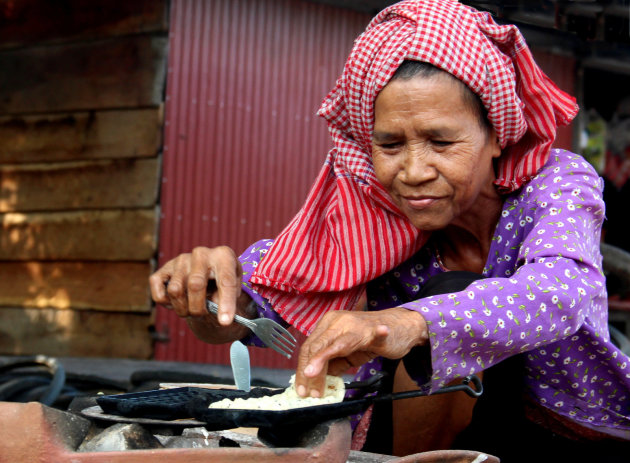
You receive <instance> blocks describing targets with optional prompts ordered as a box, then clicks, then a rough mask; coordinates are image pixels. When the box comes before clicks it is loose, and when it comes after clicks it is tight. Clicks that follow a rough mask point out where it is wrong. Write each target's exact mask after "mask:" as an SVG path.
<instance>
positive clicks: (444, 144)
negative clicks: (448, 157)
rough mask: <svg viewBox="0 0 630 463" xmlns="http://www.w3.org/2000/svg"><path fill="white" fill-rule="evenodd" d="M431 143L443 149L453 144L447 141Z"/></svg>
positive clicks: (433, 141)
mask: <svg viewBox="0 0 630 463" xmlns="http://www.w3.org/2000/svg"><path fill="white" fill-rule="evenodd" d="M431 143H433V144H434V145H436V146H441V147H445V146H449V145H452V144H453V142H452V141H448V140H432V141H431Z"/></svg>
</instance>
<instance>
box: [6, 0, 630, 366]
mask: <svg viewBox="0 0 630 463" xmlns="http://www.w3.org/2000/svg"><path fill="white" fill-rule="evenodd" d="M391 3H394V2H389V1H376V0H374V1H354V0H346V1H307V0H170V1H169V0H135V1H132V2H129V1H127V0H64V1H59V2H50V1H48V0H0V224H1V228H0V356H2V355H4V356H20V355H32V354H43V355H47V356H61V357H85V358H97V357H99V358H112V359H115V358H124V359H138V360H159V361H177V362H199V363H211V364H223V365H225V364H229V356H228V350H227V349H228V348H227V347H222V346H211V345H207V344H204V343H201V342H199V341H198V340H196V339H195V338H194V336H193V335H192V333H191V332H190V331H189V330H188V328H187V326H186V324H185V323H183V322H182V321H181V320H179V319H178V318H177V317H175V316H173V315H172V314H171V313H169V312H168V311H166V310H165V309H163V308H161V307H155V306H154V305H153V304H152V302H151V300H150V296H149V289H148V281H147V279H148V276H149V275H150V273H151V272H152V271H153V270H154V269H155V268H156V267H157V266H159V265H161V264H162V263H164V262H165V261H167V260H168V259H170V258H172V257H174V256H176V255H177V254H179V253H182V252H187V251H189V250H190V249H192V248H193V247H194V246H201V245H207V246H212V245H217V244H228V245H230V246H232V247H234V248H235V249H236V250H237V251H240V250H243V249H244V248H245V247H246V246H247V245H248V244H250V243H252V242H253V241H255V240H258V239H261V238H273V237H274V236H275V235H276V234H278V233H279V232H280V231H281V230H282V228H283V227H284V225H285V224H286V223H287V222H288V221H289V220H290V218H291V217H293V215H294V214H295V213H296V212H297V211H298V209H299V208H300V206H301V204H302V202H303V200H304V198H305V195H306V193H307V191H308V190H309V188H310V186H311V183H312V181H313V180H314V178H315V176H316V174H317V172H318V171H319V169H320V167H321V165H322V162H323V160H324V157H325V154H326V152H327V151H328V149H329V148H330V141H329V137H328V135H327V131H326V127H325V124H324V122H323V121H321V120H319V119H318V118H317V116H316V115H315V113H316V111H317V109H318V107H319V104H320V102H321V101H322V99H323V98H324V96H325V95H326V94H327V93H328V91H329V90H330V89H332V88H333V86H334V84H335V80H336V78H337V76H338V75H339V73H340V72H341V69H342V66H343V64H344V62H345V59H346V57H347V54H348V52H349V51H350V49H351V47H352V43H353V40H354V38H355V37H356V36H357V35H358V34H359V33H360V32H361V31H362V30H363V29H364V28H365V26H366V25H367V23H368V22H369V20H370V19H371V17H372V16H373V15H374V14H375V13H376V12H378V11H379V10H380V9H382V8H383V7H385V6H387V5H389V4H391ZM464 3H466V4H470V5H472V6H475V7H477V8H478V9H482V10H487V11H490V12H492V13H493V14H494V15H495V18H496V19H497V21H498V22H510V23H515V24H517V25H518V26H519V27H520V28H521V30H522V32H523V34H524V35H525V37H526V39H527V40H528V43H529V44H530V47H531V48H532V50H533V52H534V55H535V57H536V59H537V61H538V63H539V64H540V66H541V67H542V68H543V70H544V71H545V72H546V73H547V74H548V75H549V76H550V77H551V78H552V80H554V81H555V82H556V83H557V84H558V85H559V86H560V87H561V88H562V89H564V90H565V91H567V92H569V93H571V94H573V95H575V96H576V97H577V99H578V102H579V103H580V106H581V112H580V114H579V116H578V118H577V119H576V120H575V121H574V123H573V125H572V126H571V127H568V128H564V129H562V130H561V131H560V133H559V135H558V139H557V141H556V144H555V146H556V147H561V148H567V149H571V150H573V151H576V152H579V153H582V154H584V155H585V156H586V157H587V159H588V160H589V161H590V162H591V163H592V164H593V165H594V166H595V167H596V169H597V170H598V171H599V172H600V174H601V175H602V176H603V177H604V178H605V181H606V196H605V200H606V203H607V208H608V211H607V222H606V230H605V235H604V240H605V242H607V243H609V244H611V245H614V246H615V247H617V248H619V249H623V250H628V249H629V247H630V239H629V238H628V233H627V232H626V228H625V222H626V221H625V217H624V216H625V214H626V204H627V203H628V198H627V196H628V185H627V178H628V175H629V174H630V59H629V57H630V33H629V31H628V23H629V17H628V16H629V11H630V4H629V0H609V1H563V0H546V1H545V0H540V1H515V0H514V1H485V2H476V1H465V2H464ZM611 292H613V293H614V294H613V297H612V299H613V300H614V301H616V302H614V303H613V304H612V305H611V320H613V321H614V322H615V323H617V324H618V326H619V327H620V329H621V330H622V331H625V332H626V333H628V330H630V328H629V323H628V319H629V317H628V314H630V307H628V306H627V302H626V294H625V290H624V288H616V289H614V290H613V291H611ZM250 350H251V354H252V365H254V366H256V367H264V368H287V369H289V368H293V367H294V366H295V360H286V359H284V357H281V356H279V355H277V354H275V353H273V352H267V351H266V350H262V349H250Z"/></svg>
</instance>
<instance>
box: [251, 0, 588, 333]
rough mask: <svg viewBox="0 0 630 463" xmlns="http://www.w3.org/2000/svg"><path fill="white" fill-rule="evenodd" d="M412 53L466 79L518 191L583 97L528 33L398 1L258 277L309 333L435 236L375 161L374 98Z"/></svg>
mask: <svg viewBox="0 0 630 463" xmlns="http://www.w3.org/2000/svg"><path fill="white" fill-rule="evenodd" d="M403 60H416V61H425V62H428V63H431V64H433V65H434V66H437V67H439V68H441V69H443V70H445V71H447V72H449V73H451V74H452V75H454V76H455V77H457V78H458V79H460V80H462V81H463V82H464V83H466V85H468V87H469V88H470V89H471V90H472V91H473V92H475V93H476V94H477V95H478V96H479V97H480V99H481V101H482V103H483V104H484V106H485V108H486V109H487V111H488V119H489V120H490V122H491V123H492V125H493V127H494V128H495V131H496V133H497V136H498V138H499V141H500V144H501V147H502V149H503V151H502V156H501V158H500V160H499V166H498V173H497V181H496V184H497V187H498V188H499V189H500V191H502V192H510V191H514V190H516V189H518V188H519V187H520V186H521V185H522V184H523V183H524V182H525V181H527V180H528V179H530V178H531V177H532V176H533V175H535V173H536V172H537V170H538V169H539V168H540V167H541V166H543V165H544V163H545V162H546V161H547V158H548V156H549V151H550V148H551V144H552V143H553V140H554V139H555V134H556V128H557V126H559V125H566V124H568V123H569V122H570V121H571V120H572V119H573V118H574V117H575V115H576V114H577V110H578V108H577V105H576V103H575V99H574V98H572V97H571V96H569V95H567V94H565V93H564V92H562V91H561V90H560V89H558V88H557V87H556V86H555V85H554V84H553V82H551V80H549V79H548V78H547V76H545V74H544V73H543V72H542V71H541V70H540V69H539V68H538V66H537V65H536V63H535V62H534V60H533V57H532V55H531V52H530V50H529V48H528V47H527V45H526V43H525V40H524V38H523V36H522V35H521V33H520V32H519V30H518V29H517V28H516V27H515V26H512V25H498V24H496V23H495V22H494V20H493V19H492V17H491V16H490V14H488V13H482V12H479V11H476V10H474V9H472V8H470V7H468V6H464V5H462V4H460V3H459V2H456V1H454V0H439V1H430V0H407V1H403V2H400V3H397V4H395V5H393V6H391V7H388V8H386V9H385V10H383V11H382V12H381V13H379V14H378V15H377V16H376V17H375V18H374V19H373V20H372V21H371V22H370V24H369V25H368V27H367V28H366V30H365V32H364V33H363V34H361V35H360V36H359V37H358V38H357V40H356V41H355V44H354V47H353V49H352V52H351V53H350V56H349V58H348V60H347V62H346V65H345V67H344V70H343V72H342V74H341V76H340V77H339V79H338V80H337V84H336V86H335V88H334V89H333V90H332V91H331V92H330V93H329V94H328V96H327V97H326V98H325V100H324V102H323V103H322V106H321V108H320V110H319V112H318V114H319V115H320V116H322V117H323V118H325V119H326V121H327V123H328V128H329V132H330V135H331V137H332V140H333V143H334V147H333V149H332V150H331V151H330V152H329V153H328V156H327V158H326V162H325V164H324V167H323V169H322V170H321V172H320V174H319V176H318V178H317V180H316V182H315V184H314V185H313V188H312V190H311V192H310V193H309V196H308V198H307V200H306V203H305V204H304V206H303V207H302V209H301V210H300V212H299V213H298V214H297V216H296V217H295V218H294V219H293V220H292V221H291V223H290V224H289V225H288V226H287V227H286V228H285V230H284V231H283V232H282V233H281V234H280V235H279V236H278V238H277V239H276V241H275V243H274V245H273V246H272V248H271V249H270V252H269V253H268V254H267V256H266V257H265V259H264V260H263V261H262V262H261V264H260V265H259V266H258V267H257V269H256V272H255V273H254V274H253V275H252V277H251V282H252V283H253V285H254V287H255V288H256V289H257V290H258V291H259V293H260V294H262V295H263V296H264V297H266V298H267V299H268V300H269V301H270V302H271V303H272V304H273V306H274V308H275V310H276V311H277V312H278V313H280V315H281V316H282V317H283V318H284V319H286V320H287V321H288V322H289V323H291V324H292V325H294V326H295V327H296V328H298V329H299V330H300V331H302V332H303V333H305V334H308V333H309V332H310V331H311V330H312V329H313V327H314V326H315V324H316V323H317V321H318V320H319V318H320V317H321V315H323V314H324V313H325V312H326V311H328V310H347V309H351V308H352V306H353V305H354V304H355V302H356V301H357V299H358V297H359V296H360V295H361V291H362V289H363V287H364V285H365V283H367V282H368V281H370V280H372V279H374V278H376V277H378V276H379V275H382V274H383V273H385V272H387V271H388V270H391V269H392V268H393V267H395V266H396V265H398V264H399V263H401V262H403V261H404V260H406V259H408V258H409V257H410V256H411V255H413V254H414V253H415V252H416V251H417V250H418V249H419V248H420V247H421V246H422V245H423V243H424V242H425V241H426V238H427V236H426V234H424V233H422V231H420V230H417V229H415V228H414V227H413V226H412V225H411V224H410V223H409V221H408V220H407V219H406V217H405V216H404V215H403V214H401V213H400V211H399V210H398V209H397V207H396V206H395V205H394V204H393V202H392V201H391V200H390V198H389V196H388V194H387V192H386V191H385V190H384V189H383V187H382V186H381V185H380V184H379V183H378V181H377V179H376V177H375V175H374V170H373V166H372V162H371V141H372V140H371V138H372V126H373V121H374V115H373V104H374V101H375V99H376V96H377V95H378V92H380V91H381V89H382V88H383V87H384V86H385V85H386V84H387V82H389V80H390V79H391V77H392V75H393V73H394V72H395V70H396V69H397V68H398V66H399V65H400V64H401V63H402V61H403Z"/></svg>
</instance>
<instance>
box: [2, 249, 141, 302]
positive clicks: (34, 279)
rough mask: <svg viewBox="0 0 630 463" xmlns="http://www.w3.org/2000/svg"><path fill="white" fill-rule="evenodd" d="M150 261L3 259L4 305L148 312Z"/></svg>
mask: <svg viewBox="0 0 630 463" xmlns="http://www.w3.org/2000/svg"><path fill="white" fill-rule="evenodd" d="M151 271H152V265H151V263H149V262H2V263H0V306H4V307H39V308H56V309H69V308H71V309H94V310H107V311H117V312H147V313H148V312H150V311H151V306H152V304H151V297H150V293H149V283H148V281H149V275H150V274H151Z"/></svg>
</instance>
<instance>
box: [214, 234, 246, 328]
mask: <svg viewBox="0 0 630 463" xmlns="http://www.w3.org/2000/svg"><path fill="white" fill-rule="evenodd" d="M213 252H214V254H213V259H212V262H213V266H212V267H211V268H210V270H211V277H212V278H214V279H215V280H216V284H217V295H216V301H215V302H216V303H217V304H218V306H219V314H218V318H219V323H220V324H221V325H224V326H226V325H229V324H231V323H232V321H233V320H234V314H235V313H236V308H237V300H238V297H239V296H240V294H241V279H242V277H241V275H242V269H241V264H240V262H239V260H238V258H237V257H236V254H234V251H233V250H232V249H230V248H228V247H225V246H222V247H219V248H214V249H213Z"/></svg>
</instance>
